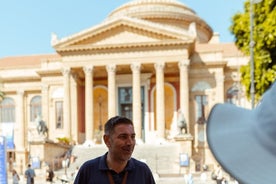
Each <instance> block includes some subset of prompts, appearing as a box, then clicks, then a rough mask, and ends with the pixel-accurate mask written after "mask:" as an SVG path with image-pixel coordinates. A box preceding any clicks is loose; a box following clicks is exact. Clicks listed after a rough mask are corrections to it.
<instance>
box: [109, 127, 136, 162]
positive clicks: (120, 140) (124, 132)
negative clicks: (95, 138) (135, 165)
mask: <svg viewBox="0 0 276 184" xmlns="http://www.w3.org/2000/svg"><path fill="white" fill-rule="evenodd" d="M105 142H106V145H107V147H108V149H109V153H110V155H111V157H112V158H113V159H115V160H117V161H128V160H129V159H130V157H131V155H132V152H133V150H134V147H135V143H136V141H135V132H134V128H133V126H132V125H129V124H119V125H117V126H115V128H114V131H113V132H112V133H111V134H110V135H109V136H106V140H105Z"/></svg>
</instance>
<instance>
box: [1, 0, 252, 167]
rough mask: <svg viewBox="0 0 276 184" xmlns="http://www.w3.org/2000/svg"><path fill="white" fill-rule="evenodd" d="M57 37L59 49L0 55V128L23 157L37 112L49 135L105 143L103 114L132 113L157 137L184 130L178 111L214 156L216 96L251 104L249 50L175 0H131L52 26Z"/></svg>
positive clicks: (145, 134) (145, 132)
mask: <svg viewBox="0 0 276 184" xmlns="http://www.w3.org/2000/svg"><path fill="white" fill-rule="evenodd" d="M51 43H52V46H53V48H54V49H55V51H56V52H55V53H53V54H42V55H31V56H22V57H7V58H2V59H0V77H1V91H3V92H4V93H5V96H4V99H3V100H2V101H1V104H0V105H1V107H0V108H1V109H0V110H1V111H0V112H1V133H2V134H4V135H6V136H7V137H10V142H11V144H8V145H9V155H10V158H11V159H13V160H14V161H15V162H16V163H23V165H24V164H25V163H27V162H28V158H27V156H26V155H27V154H26V153H28V152H29V151H30V150H29V144H30V141H32V140H33V139H34V138H35V137H37V136H38V132H37V123H38V122H39V119H42V120H43V121H44V122H45V123H46V126H47V128H48V135H47V138H48V139H49V140H53V141H57V139H58V138H62V137H66V138H68V139H70V140H71V141H72V142H74V143H76V144H90V143H98V144H100V143H101V133H102V129H103V124H104V123H105V122H106V120H107V119H108V118H110V117H112V116H115V115H122V116H127V117H129V118H131V119H132V120H133V122H134V124H135V131H136V135H137V139H138V141H141V142H144V143H156V142H157V143H158V142H159V143H160V142H161V141H173V140H174V138H175V137H176V136H177V135H179V133H180V132H179V126H178V121H179V114H181V115H182V116H183V117H184V119H185V122H186V123H187V132H186V133H188V134H191V136H192V137H193V139H192V148H191V149H192V155H191V156H192V157H193V156H194V157H195V158H196V157H201V156H202V155H206V154H207V156H206V157H208V155H209V156H210V152H209V151H208V145H207V142H206V135H205V127H206V122H205V121H206V119H207V117H208V113H209V112H210V110H211V108H212V106H213V105H214V104H216V103H223V102H230V103H236V104H238V105H240V106H247V105H248V102H247V101H246V99H245V97H244V94H243V93H242V90H241V87H240V85H239V81H240V78H239V68H240V66H242V65H245V64H247V62H248V58H247V57H245V56H243V55H242V54H241V52H240V51H239V50H238V49H237V48H236V46H235V45H234V43H220V42H219V35H218V34H217V33H214V32H213V30H212V28H211V27H210V26H209V25H208V24H207V23H206V22H205V21H204V20H203V19H201V18H200V17H198V16H197V15H196V13H195V12H194V11H193V10H192V9H190V8H189V7H187V6H186V5H185V4H183V3H180V2H178V1H176V0H134V1H130V2H129V3H126V4H124V5H122V6H120V7H119V8H117V9H115V10H114V11H112V12H111V13H110V15H109V16H108V17H107V18H106V19H105V20H104V21H103V22H102V23H100V24H98V25H95V26H92V27H91V28H88V29H85V30H80V32H78V33H76V34H73V35H70V36H68V37H65V38H58V36H57V35H55V34H53V35H52V40H51ZM206 150H207V152H206ZM199 160H200V158H199Z"/></svg>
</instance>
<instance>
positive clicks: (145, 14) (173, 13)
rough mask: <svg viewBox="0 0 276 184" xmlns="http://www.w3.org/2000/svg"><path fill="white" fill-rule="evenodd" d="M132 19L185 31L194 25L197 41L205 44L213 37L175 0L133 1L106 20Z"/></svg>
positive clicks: (186, 8)
mask: <svg viewBox="0 0 276 184" xmlns="http://www.w3.org/2000/svg"><path fill="white" fill-rule="evenodd" d="M123 16H127V17H134V18H139V19H144V20H148V21H152V22H155V23H161V24H163V25H168V26H172V27H177V28H181V29H185V30H187V29H188V28H189V25H190V24H191V23H195V24H196V29H197V32H198V38H197V40H198V41H200V42H207V41H209V40H210V38H211V37H212V35H213V31H212V29H211V27H210V26H209V25H208V24H207V23H206V22H205V21H204V20H202V19H201V18H200V17H198V16H197V15H196V13H195V11H193V10H192V9H190V8H189V7H187V6H186V5H185V4H183V3H181V2H179V1H177V0H133V1H130V2H128V3H126V4H124V5H122V6H120V7H118V8H117V9H115V10H114V11H112V12H111V13H110V15H109V16H108V17H107V18H108V19H112V18H118V17H123Z"/></svg>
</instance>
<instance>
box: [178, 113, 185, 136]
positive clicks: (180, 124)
mask: <svg viewBox="0 0 276 184" xmlns="http://www.w3.org/2000/svg"><path fill="white" fill-rule="evenodd" d="M177 113H178V115H177V126H178V128H179V135H183V130H184V134H187V133H188V130H187V128H188V127H187V123H186V121H185V118H184V113H183V112H182V111H181V109H179V110H178V112H177Z"/></svg>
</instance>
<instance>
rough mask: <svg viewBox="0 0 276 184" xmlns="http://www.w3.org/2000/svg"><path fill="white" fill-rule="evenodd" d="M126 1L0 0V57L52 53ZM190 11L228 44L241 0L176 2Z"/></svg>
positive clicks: (241, 8) (241, 5) (242, 2)
mask: <svg viewBox="0 0 276 184" xmlns="http://www.w3.org/2000/svg"><path fill="white" fill-rule="evenodd" d="M129 1H130V0H0V58H2V57H7V56H21V55H33V54H45V53H54V50H53V49H52V47H51V44H50V40H51V33H52V32H54V33H56V34H57V35H58V38H63V37H66V36H69V35H71V34H74V33H77V32H79V31H82V30H83V29H87V28H89V27H92V26H95V25H96V24H98V23H100V22H102V21H103V20H104V19H105V18H106V17H107V16H108V14H109V13H110V12H111V11H112V10H114V9H115V8H117V7H119V6H121V5H122V4H124V3H126V2H129ZM179 1H180V2H182V3H184V4H185V5H187V6H188V7H190V8H192V9H193V10H194V11H195V12H196V13H197V15H198V16H200V17H201V18H202V19H204V20H205V21H206V22H207V23H208V24H209V25H210V26H211V27H212V29H213V30H214V31H215V32H219V33H220V36H221V42H232V41H233V40H234V37H233V36H232V35H231V34H230V32H229V27H230V25H231V17H232V16H233V15H234V14H236V13H237V12H242V11H243V4H244V0H179Z"/></svg>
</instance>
